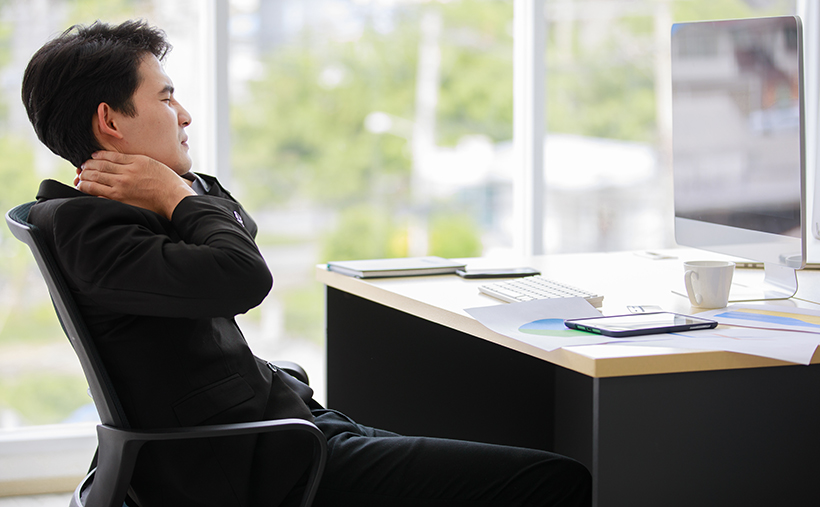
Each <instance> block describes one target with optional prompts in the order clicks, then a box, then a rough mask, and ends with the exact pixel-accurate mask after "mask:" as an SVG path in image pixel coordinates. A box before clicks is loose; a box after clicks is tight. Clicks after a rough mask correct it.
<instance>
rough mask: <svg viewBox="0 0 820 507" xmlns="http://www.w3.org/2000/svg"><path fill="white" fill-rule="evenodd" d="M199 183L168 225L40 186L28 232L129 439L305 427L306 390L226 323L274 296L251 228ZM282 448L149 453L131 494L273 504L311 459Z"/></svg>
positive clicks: (191, 445) (221, 195)
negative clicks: (101, 367) (47, 252)
mask: <svg viewBox="0 0 820 507" xmlns="http://www.w3.org/2000/svg"><path fill="white" fill-rule="evenodd" d="M203 178H205V179H206V181H207V182H208V183H209V184H210V189H209V193H210V195H205V196H191V197H186V198H185V199H183V200H182V201H181V202H180V203H179V205H178V206H177V207H176V209H175V210H174V213H173V216H172V218H171V220H170V221H169V220H166V219H165V218H164V217H162V216H160V215H158V214H156V213H153V212H151V211H148V210H145V209H142V208H138V207H134V206H129V205H126V204H122V203H120V202H117V201H111V200H107V199H103V198H99V197H93V196H89V195H87V194H84V193H82V192H79V191H77V190H76V189H74V188H71V187H69V186H66V185H63V184H61V183H58V182H56V181H53V180H46V181H44V182H43V183H42V184H41V185H40V190H39V192H38V195H37V200H38V202H37V203H36V204H35V205H34V206H33V207H32V209H31V213H30V216H29V220H30V222H31V223H33V224H34V225H36V226H38V227H40V228H41V229H43V232H44V235H45V237H46V241H47V242H48V245H49V248H50V249H51V251H52V253H53V254H54V257H55V258H56V259H57V262H58V263H59V265H60V268H61V269H62V272H63V274H64V275H65V277H66V279H67V281H68V284H69V286H70V288H71V291H72V293H73V294H74V296H75V297H76V299H77V302H78V303H79V306H80V310H81V311H82V313H83V315H84V317H85V319H86V324H87V326H88V327H89V329H90V331H91V334H92V335H93V337H94V340H95V342H96V345H97V347H98V348H99V352H100V355H101V356H102V359H103V362H104V363H105V366H106V368H107V370H108V372H109V374H110V376H111V380H112V382H113V383H114V387H115V389H116V391H117V393H118V395H119V397H120V399H121V402H122V405H123V408H124V410H125V412H126V415H127V417H128V419H129V422H130V423H131V425H132V426H133V427H135V428H168V427H175V426H190V425H201V424H220V423H228V422H242V421H255V420H262V419H272V418H284V417H299V418H304V419H308V420H310V419H311V418H312V417H311V414H310V410H309V408H308V406H307V404H306V403H307V402H308V400H309V398H310V394H311V393H310V391H309V388H306V387H305V388H304V389H297V390H300V391H301V392H299V393H297V392H296V390H294V389H292V388H291V382H290V381H288V382H287V383H286V382H284V381H283V379H282V378H281V376H282V375H286V374H284V373H282V372H274V371H272V370H271V369H270V368H268V367H267V366H266V362H265V361H262V360H260V359H258V358H256V357H255V356H254V355H253V354H252V352H251V350H250V349H249V347H248V344H247V343H246V341H245V339H244V337H243V336H242V332H241V331H240V330H239V328H238V326H237V325H236V322H235V321H234V316H235V315H237V314H239V313H243V312H246V311H247V310H249V309H251V308H253V307H254V306H256V305H258V304H259V303H261V302H262V300H263V299H264V298H265V296H266V295H267V293H268V292H269V290H270V288H271V286H272V283H273V279H272V277H271V274H270V272H269V271H268V268H267V265H266V264H265V260H264V259H263V258H262V255H261V254H260V253H259V250H258V248H257V247H256V244H255V242H254V236H255V234H256V224H255V223H254V221H253V219H252V218H251V217H250V216H249V215H248V214H247V212H246V211H245V210H244V209H243V208H242V206H241V205H240V204H239V203H238V202H236V201H235V200H234V199H233V198H232V197H231V196H230V194H229V193H228V192H226V191H225V190H224V189H223V188H222V187H221V185H219V184H218V182H217V181H216V180H215V179H213V178H209V177H207V176H203ZM290 380H292V379H290ZM281 438H282V437H279V436H276V435H273V434H268V435H262V436H250V437H231V438H222V439H211V440H209V441H200V440H197V441H193V440H192V441H183V442H177V443H165V442H163V443H152V444H148V445H147V446H146V447H145V449H144V450H143V451H142V452H141V453H140V458H139V461H138V464H137V469H136V470H135V474H134V480H133V483H132V484H133V488H134V491H135V493H136V495H137V496H138V501H139V502H140V503H141V504H142V505H143V506H144V507H151V506H154V505H173V506H181V505H213V506H220V507H225V506H234V505H236V506H246V505H277V504H278V503H279V501H280V500H281V499H282V498H283V497H284V496H285V495H286V494H287V492H288V491H289V490H290V489H291V487H292V486H293V484H294V483H295V482H296V481H297V480H298V478H299V477H300V476H301V474H302V473H303V471H304V469H305V468H306V466H307V464H308V462H309V459H310V455H311V454H310V447H309V445H310V444H309V443H308V442H297V441H293V440H292V439H288V440H287V441H283V440H281Z"/></svg>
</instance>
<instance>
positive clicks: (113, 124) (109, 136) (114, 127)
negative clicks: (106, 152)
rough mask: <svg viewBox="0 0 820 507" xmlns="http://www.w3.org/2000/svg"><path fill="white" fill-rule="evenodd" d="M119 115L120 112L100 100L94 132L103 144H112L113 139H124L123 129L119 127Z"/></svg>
mask: <svg viewBox="0 0 820 507" xmlns="http://www.w3.org/2000/svg"><path fill="white" fill-rule="evenodd" d="M119 117H120V114H119V113H117V112H116V111H114V109H112V108H111V106H109V105H108V104H106V103H105V102H100V105H98V106H97V114H96V115H95V116H94V134H95V135H96V136H97V140H98V141H100V143H101V144H102V145H103V146H105V145H107V144H110V142H111V141H114V140H122V139H123V134H122V131H120V129H119ZM106 141H108V142H106Z"/></svg>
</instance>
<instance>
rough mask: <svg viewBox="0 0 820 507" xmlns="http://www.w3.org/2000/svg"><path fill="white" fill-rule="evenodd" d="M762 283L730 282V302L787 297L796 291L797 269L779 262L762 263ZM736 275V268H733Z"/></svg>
mask: <svg viewBox="0 0 820 507" xmlns="http://www.w3.org/2000/svg"><path fill="white" fill-rule="evenodd" d="M763 271H764V276H763V284H762V285H758V284H754V286H748V285H743V284H742V283H739V282H738V281H737V277H736V278H735V281H733V282H732V289H731V292H730V293H729V302H730V303H739V302H743V301H771V300H776V299H789V298H790V297H792V296H794V295H795V294H796V293H797V270H795V269H794V268H789V267H786V266H781V265H779V264H770V263H768V262H766V263H763ZM735 275H737V270H735Z"/></svg>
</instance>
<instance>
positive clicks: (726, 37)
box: [671, 16, 807, 301]
mask: <svg viewBox="0 0 820 507" xmlns="http://www.w3.org/2000/svg"><path fill="white" fill-rule="evenodd" d="M802 43H803V39H802V25H801V21H800V18H799V17H797V16H778V17H768V18H751V19H734V20H723V21H704V22H691V23H677V24H675V25H673V27H672V61H671V64H672V138H673V143H672V144H673V149H672V153H673V174H674V189H675V238H676V240H677V242H678V244H679V245H682V246H689V247H695V248H699V249H703V250H708V251H712V252H718V253H723V254H727V255H732V256H736V257H740V258H743V259H748V260H750V261H755V262H762V263H763V265H764V268H765V282H764V283H763V286H762V287H755V288H753V290H750V291H748V292H746V293H743V294H741V293H738V292H737V290H736V287H733V292H732V295H731V299H732V300H734V301H738V300H753V299H780V298H788V297H791V296H792V295H794V293H795V292H796V291H797V277H796V273H795V270H796V269H801V268H803V267H804V265H805V262H806V229H807V227H806V216H805V213H806V212H805V210H806V188H805V181H806V177H805V135H804V114H803V113H804V100H803V50H802V46H803V44H802Z"/></svg>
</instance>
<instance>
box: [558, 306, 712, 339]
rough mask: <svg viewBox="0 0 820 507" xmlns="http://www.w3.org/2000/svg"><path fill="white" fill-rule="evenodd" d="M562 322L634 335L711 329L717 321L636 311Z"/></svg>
mask: <svg viewBox="0 0 820 507" xmlns="http://www.w3.org/2000/svg"><path fill="white" fill-rule="evenodd" d="M564 324H565V325H566V326H567V327H569V328H572V329H578V330H581V331H588V332H591V333H598V334H603V335H607V336H636V335H642V334H656V333H672V332H679V331H691V330H695V329H711V328H714V327H715V326H717V322H715V321H713V320H708V319H702V318H700V317H693V316H691V315H681V314H678V313H670V312H658V313H637V314H630V315H615V316H612V317H594V318H590V319H575V320H567V321H565V322H564Z"/></svg>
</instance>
